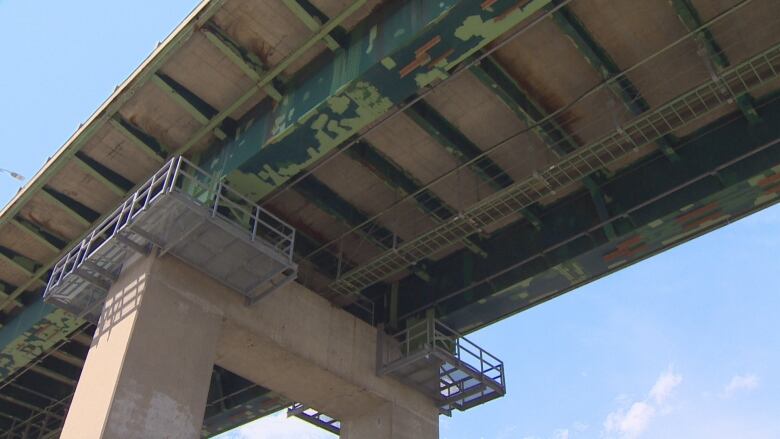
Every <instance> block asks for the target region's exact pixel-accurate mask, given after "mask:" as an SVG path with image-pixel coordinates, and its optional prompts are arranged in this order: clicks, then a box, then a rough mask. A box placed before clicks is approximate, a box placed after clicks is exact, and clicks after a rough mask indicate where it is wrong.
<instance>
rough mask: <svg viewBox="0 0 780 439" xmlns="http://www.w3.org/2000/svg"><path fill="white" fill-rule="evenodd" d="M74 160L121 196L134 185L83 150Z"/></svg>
mask: <svg viewBox="0 0 780 439" xmlns="http://www.w3.org/2000/svg"><path fill="white" fill-rule="evenodd" d="M72 160H74V161H75V162H76V164H77V165H78V166H79V167H80V168H81V169H83V170H84V171H85V172H86V173H87V174H89V175H91V176H92V177H93V178H95V179H97V180H98V181H99V182H101V183H103V185H105V186H106V187H108V188H109V189H110V190H111V191H112V192H113V193H115V194H116V195H118V196H120V197H123V196H125V195H126V194H127V192H128V191H129V190H130V189H132V188H133V186H134V184H133V182H132V181H130V180H128V179H126V178H124V177H122V176H121V175H119V174H118V173H116V172H114V171H113V170H111V169H110V168H108V167H107V166H105V165H103V164H102V163H100V162H98V161H97V160H94V159H93V158H91V157H89V156H88V155H86V154H84V153H83V152H81V151H79V152H77V153H76V154H74V155H73V159H72Z"/></svg>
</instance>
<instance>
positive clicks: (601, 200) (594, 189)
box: [582, 178, 617, 241]
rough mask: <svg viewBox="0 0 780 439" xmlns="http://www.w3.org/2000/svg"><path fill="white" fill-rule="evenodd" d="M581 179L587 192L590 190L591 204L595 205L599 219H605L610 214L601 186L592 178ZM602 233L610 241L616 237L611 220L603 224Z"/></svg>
mask: <svg viewBox="0 0 780 439" xmlns="http://www.w3.org/2000/svg"><path fill="white" fill-rule="evenodd" d="M582 181H583V183H585V187H586V188H587V189H588V192H590V198H591V199H592V200H593V204H594V205H595V207H596V213H598V215H599V219H600V220H601V221H607V220H608V219H609V218H610V217H611V215H610V213H609V209H608V208H607V202H606V199H605V197H604V193H603V192H602V189H601V187H600V186H599V185H598V184H596V182H595V181H594V180H593V179H592V178H585V179H583V180H582ZM604 233H606V235H607V238H608V239H609V240H610V241H612V240H614V239H616V238H617V233H616V232H615V225H614V224H612V222H609V221H607V222H606V224H604Z"/></svg>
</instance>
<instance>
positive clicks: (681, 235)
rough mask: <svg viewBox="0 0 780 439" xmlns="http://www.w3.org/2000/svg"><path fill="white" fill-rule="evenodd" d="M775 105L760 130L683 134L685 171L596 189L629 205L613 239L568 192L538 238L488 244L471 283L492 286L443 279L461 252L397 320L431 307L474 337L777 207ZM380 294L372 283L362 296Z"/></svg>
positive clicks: (665, 166) (518, 230) (624, 175)
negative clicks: (508, 318)
mask: <svg viewBox="0 0 780 439" xmlns="http://www.w3.org/2000/svg"><path fill="white" fill-rule="evenodd" d="M773 99H776V97H770V98H767V99H766V100H765V101H763V104H762V105H759V108H761V112H762V115H764V120H763V121H762V123H760V124H759V125H758V126H756V125H751V124H750V123H749V122H748V121H747V119H737V120H734V119H730V117H731V115H729V116H725V118H724V119H722V120H719V121H715V122H713V123H712V124H710V125H708V126H706V127H703V128H701V129H699V130H698V131H697V132H695V133H692V134H691V135H690V136H688V138H687V139H689V140H687V141H686V143H685V145H686V146H685V147H684V148H682V149H680V150H678V151H679V153H680V155H681V158H682V159H683V160H684V161H685V163H686V166H676V165H675V164H673V163H671V162H669V161H667V160H660V159H659V158H660V154H661V153H656V154H653V155H651V156H648V157H646V158H644V159H642V160H640V161H639V162H637V163H635V164H632V165H631V166H630V167H628V168H626V169H624V170H622V171H620V172H618V173H616V174H615V175H613V176H612V177H611V179H610V180H609V181H606V182H602V183H600V190H602V191H605V192H606V193H609V194H610V198H612V199H613V200H616V201H615V202H616V203H619V204H620V205H621V206H625V207H626V210H625V211H623V212H610V214H611V217H610V220H611V221H612V222H613V224H614V226H615V230H616V233H617V234H618V236H619V238H618V239H615V240H609V239H608V238H607V237H605V236H602V235H600V234H596V233H594V232H595V231H596V230H598V229H601V228H602V223H603V222H604V220H603V219H602V218H600V217H599V216H598V215H597V213H596V212H595V211H594V210H593V207H592V203H591V201H590V200H589V196H588V194H587V191H586V190H585V191H582V192H585V193H584V194H583V193H582V192H580V193H575V194H571V195H570V196H568V197H566V198H565V199H562V200H559V201H557V202H556V203H555V204H553V205H550V206H548V207H547V208H546V209H545V211H544V212H542V213H541V216H542V219H543V220H544V227H543V228H542V230H541V231H538V230H535V229H533V228H531V227H530V226H529V225H527V224H522V223H515V224H512V225H509V226H507V227H505V228H503V229H501V230H499V231H496V232H494V233H493V234H492V235H491V237H490V238H489V239H488V240H486V242H485V245H486V247H487V249H488V252H489V255H490V256H489V258H488V259H487V260H484V261H481V260H476V261H474V268H473V270H474V273H473V274H472V277H473V279H474V280H475V281H479V280H483V279H486V278H490V282H484V283H472V282H470V281H469V282H467V281H465V280H461V279H460V278H459V277H458V276H446V273H453V272H457V271H459V270H462V269H463V268H462V266H463V262H462V261H463V260H464V258H466V257H468V256H470V255H469V254H468V253H465V252H463V251H459V252H456V253H453V254H451V255H449V256H447V257H446V258H444V259H442V260H440V261H437V262H436V263H435V264H434V265H432V266H431V267H430V268H431V272H432V273H434V278H433V280H432V281H431V282H430V284H429V285H432V286H434V287H435V288H430V287H429V291H430V293H431V294H430V295H427V296H423V295H420V294H417V293H416V292H417V291H419V285H418V282H417V281H416V279H413V278H411V277H407V278H406V279H404V280H402V281H401V299H400V300H401V303H400V308H401V309H400V311H399V312H400V313H401V315H402V318H405V317H407V316H410V315H413V314H415V313H416V312H417V311H419V312H422V311H423V310H424V309H427V308H430V307H431V306H436V307H437V309H439V310H440V311H442V314H441V316H442V318H443V320H445V321H446V322H447V323H448V324H450V325H451V326H452V327H453V328H454V329H456V330H460V331H471V330H473V329H476V328H479V327H482V326H484V325H486V324H489V323H491V322H494V321H496V320H497V319H500V318H503V317H505V316H507V315H510V314H512V313H515V312H518V311H521V310H524V309H527V308H529V307H531V306H535V305H537V304H539V303H542V302H543V301H545V300H548V299H551V298H553V297H556V296H557V295H559V294H562V293H565V292H567V291H570V290H572V289H574V288H576V287H578V286H580V285H582V284H584V283H587V282H590V281H592V280H595V279H598V278H599V277H601V276H604V275H606V274H609V273H611V272H613V271H615V270H617V269H620V268H623V267H626V266H628V265H630V264H632V263H635V262H637V261H639V260H642V259H644V258H646V257H649V256H652V255H654V254H656V253H658V252H660V251H663V250H665V249H667V248H670V247H672V246H675V245H677V244H679V243H682V242H685V241H687V240H688V239H691V238H693V237H695V236H698V235H699V234H702V233H705V232H707V231H709V230H712V229H713V228H716V227H719V226H721V225H724V224H728V223H729V222H731V221H734V220H735V219H737V218H740V217H741V216H743V215H746V214H749V213H752V212H754V211H756V210H759V209H761V208H764V207H767V206H769V205H772V204H774V203H776V202H777V201H778V200H779V199H780V145H779V144H774V145H773V146H771V147H768V148H766V149H762V148H765V147H764V145H767V144H768V143H769V142H772V141H776V140H777V139H778V138H779V137H780V103H779V102H778V101H773ZM724 121H725V122H724ZM747 154H752V155H749V156H746V155H747ZM628 215H630V218H628ZM386 290H387V287H386V286H375V287H372V288H371V289H370V291H369V292H368V293H367V294H370V295H371V297H378V296H381V295H382V294H383V292H385V293H386Z"/></svg>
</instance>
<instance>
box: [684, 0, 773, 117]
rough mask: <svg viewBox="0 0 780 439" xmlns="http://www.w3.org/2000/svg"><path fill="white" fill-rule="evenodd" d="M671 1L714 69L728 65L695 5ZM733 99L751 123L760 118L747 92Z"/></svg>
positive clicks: (724, 55) (718, 70) (717, 69)
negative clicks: (703, 25) (704, 25)
mask: <svg viewBox="0 0 780 439" xmlns="http://www.w3.org/2000/svg"><path fill="white" fill-rule="evenodd" d="M671 2H672V6H674V9H675V11H676V12H677V16H678V17H680V21H682V23H683V25H685V27H686V28H687V29H688V31H690V32H695V33H694V37H695V38H696V41H697V42H698V43H699V45H700V46H701V48H702V50H703V51H704V52H705V53H706V56H707V58H708V59H709V62H710V63H712V67H713V68H714V70H716V71H717V72H720V71H721V70H723V69H725V68H727V67H729V66H730V65H731V63H730V62H729V59H728V57H727V56H726V53H725V52H724V51H723V49H722V48H721V47H720V45H719V44H718V42H717V41H716V40H715V37H714V36H713V35H712V32H711V31H710V30H709V29H708V28H706V27H702V21H701V17H700V16H699V11H697V10H696V7H695V6H693V4H692V3H691V2H690V0H671ZM735 100H736V103H737V106H739V109H740V111H742V114H743V115H744V116H745V117H746V118H747V119H748V120H749V121H750V122H751V123H757V122H758V121H760V120H761V117H760V116H759V115H758V112H757V111H756V108H755V106H754V105H753V98H752V97H751V96H750V95H749V94H741V95H739V96H736V97H735Z"/></svg>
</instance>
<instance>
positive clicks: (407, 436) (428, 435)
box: [339, 402, 439, 439]
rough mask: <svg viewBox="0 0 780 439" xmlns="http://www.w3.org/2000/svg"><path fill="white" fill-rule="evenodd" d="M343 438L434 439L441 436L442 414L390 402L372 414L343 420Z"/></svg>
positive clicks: (376, 408)
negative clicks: (440, 419) (440, 421)
mask: <svg viewBox="0 0 780 439" xmlns="http://www.w3.org/2000/svg"><path fill="white" fill-rule="evenodd" d="M339 437H340V438H342V439H363V438H371V439H418V438H423V439H433V438H438V437H439V420H438V413H431V412H422V413H419V412H416V411H413V410H410V409H409V408H408V407H404V406H403V405H399V404H395V403H393V402H386V403H384V404H381V405H380V406H378V407H374V408H372V409H371V410H369V411H368V412H364V413H361V414H359V415H354V416H346V417H345V418H343V419H341V435H340V436H339Z"/></svg>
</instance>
